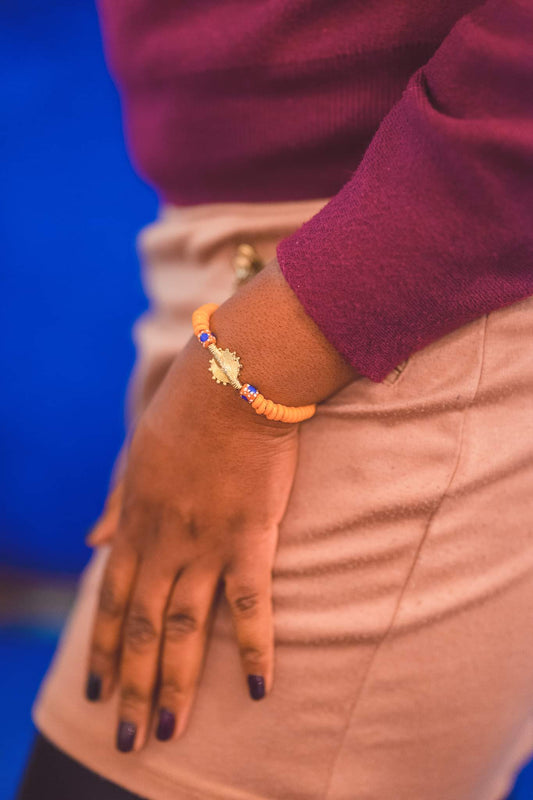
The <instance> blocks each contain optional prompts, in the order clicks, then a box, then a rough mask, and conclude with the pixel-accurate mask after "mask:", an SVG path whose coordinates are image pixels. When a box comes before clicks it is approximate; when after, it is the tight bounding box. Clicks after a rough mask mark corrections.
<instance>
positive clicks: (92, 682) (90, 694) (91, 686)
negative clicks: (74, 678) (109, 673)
mask: <svg viewBox="0 0 533 800" xmlns="http://www.w3.org/2000/svg"><path fill="white" fill-rule="evenodd" d="M101 692H102V679H101V677H100V675H96V674H95V673H94V672H90V673H89V677H88V678H87V685H86V687H85V697H86V698H87V700H93V701H94V700H100V694H101Z"/></svg>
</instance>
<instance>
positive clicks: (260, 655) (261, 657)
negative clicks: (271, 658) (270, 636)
mask: <svg viewBox="0 0 533 800" xmlns="http://www.w3.org/2000/svg"><path fill="white" fill-rule="evenodd" d="M240 651H241V658H242V659H243V661H245V662H246V663H247V664H264V663H265V661H266V658H267V652H266V650H265V649H264V648H262V647H260V646H258V645H242V646H241V648H240Z"/></svg>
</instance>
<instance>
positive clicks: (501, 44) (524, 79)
mask: <svg viewBox="0 0 533 800" xmlns="http://www.w3.org/2000/svg"><path fill="white" fill-rule="evenodd" d="M277 256H278V261H279V264H280V268H281V271H282V273H283V274H284V276H285V278H286V280H287V282H288V283H289V285H290V286H291V287H292V289H293V291H294V292H295V293H296V295H297V297H298V298H299V300H300V301H301V303H302V305H303V306H304V308H305V309H306V311H307V312H308V314H309V315H310V316H311V317H312V318H313V319H314V320H315V322H316V323H317V325H318V327H319V328H320V329H321V330H322V332H323V333H324V335H325V336H326V337H327V338H328V339H329V340H330V342H331V343H332V344H333V345H334V346H335V347H336V349H337V350H338V351H340V352H341V353H342V354H343V355H344V357H345V358H346V359H347V360H348V361H349V362H350V363H351V364H352V365H353V366H354V367H355V369H356V370H357V371H358V372H359V373H360V374H362V375H364V376H366V377H368V378H370V379H371V380H373V381H378V382H379V381H381V380H383V378H384V377H385V376H386V375H387V374H388V373H389V371H390V370H392V369H393V368H394V367H395V366H396V365H397V364H399V363H401V362H402V361H404V360H405V359H406V358H408V357H409V355H410V354H411V353H413V352H414V351H416V350H419V349H421V348H423V347H425V346H426V345H427V344H429V343H430V342H432V341H434V340H436V339H438V338H440V337H441V336H443V335H444V334H446V333H448V332H450V331H452V330H454V329H455V328H458V327H460V326H461V325H464V324H466V323H467V322H470V321H471V320H473V319H475V318H477V317H480V316H482V315H484V314H486V313H488V312H490V311H493V310H495V309H497V308H500V307H502V306H505V305H508V304H510V303H513V302H516V301H517V300H519V299H522V298H524V297H526V296H528V295H531V294H533V2H532V1H531V0H489V2H485V3H483V4H481V5H480V6H478V7H476V9H475V10H474V11H472V12H470V13H469V14H466V15H465V16H464V17H462V18H461V19H460V20H459V21H458V22H457V23H456V24H455V26H454V27H453V28H452V30H451V31H450V33H449V34H448V35H447V36H446V38H445V39H444V40H443V41H442V43H441V45H440V46H439V48H438V49H437V50H436V51H435V53H434V54H433V56H432V57H431V59H430V60H429V61H428V62H427V63H426V64H425V65H424V66H422V67H421V68H420V69H418V70H417V71H416V72H415V73H414V74H413V75H412V76H411V78H410V79H409V82H408V84H407V86H406V88H405V90H404V92H403V94H402V96H401V98H400V100H399V101H398V102H397V103H396V104H395V105H394V106H393V108H392V109H391V111H390V112H389V113H388V114H387V116H386V117H385V118H384V119H383V120H382V123H381V125H380V127H379V128H378V130H377V131H376V133H375V135H374V137H373V139H372V141H371V142H370V145H369V146H368V148H367V150H366V152H365V155H364V157H363V159H362V160H361V162H360V164H359V166H358V168H357V170H356V171H355V173H354V174H353V175H352V177H351V179H350V180H349V181H348V182H347V183H346V184H345V185H344V187H343V188H342V189H341V190H340V191H339V192H338V194H336V195H335V196H334V197H333V198H332V199H331V200H330V201H329V202H328V203H327V204H326V205H325V206H324V208H323V209H321V211H320V212H319V213H318V214H316V215H315V216H314V217H312V218H311V219H310V220H309V221H308V222H307V223H305V224H304V225H303V226H302V227H301V228H299V229H298V230H297V231H296V232H295V233H293V234H292V235H290V236H289V237H287V238H286V239H283V240H282V241H281V242H280V243H279V245H278V247H277Z"/></svg>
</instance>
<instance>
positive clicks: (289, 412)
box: [192, 303, 316, 422]
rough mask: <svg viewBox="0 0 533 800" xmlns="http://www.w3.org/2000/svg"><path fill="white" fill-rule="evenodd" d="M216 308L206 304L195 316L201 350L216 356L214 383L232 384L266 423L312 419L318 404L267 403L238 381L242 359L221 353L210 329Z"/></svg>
mask: <svg viewBox="0 0 533 800" xmlns="http://www.w3.org/2000/svg"><path fill="white" fill-rule="evenodd" d="M216 308H218V305H217V303H206V304H205V305H203V306H200V308H197V309H196V311H194V313H193V315H192V327H193V331H194V335H195V336H196V338H197V339H198V341H199V342H200V344H201V345H202V347H204V348H206V349H207V350H209V352H210V353H211V355H212V356H213V358H212V359H211V360H210V362H209V370H210V372H211V374H212V375H213V380H216V382H217V383H225V384H228V383H229V384H230V385H231V386H233V388H234V389H236V390H237V391H238V392H239V394H240V396H241V397H242V399H243V400H246V402H248V403H250V405H251V406H252V408H253V409H254V411H255V412H256V413H257V414H264V416H265V417H266V418H267V419H271V420H276V421H278V422H302V421H303V420H304V419H309V417H312V416H313V414H314V413H315V411H316V403H313V404H312V405H309V406H284V405H283V404H282V403H274V402H273V401H272V400H267V399H266V398H265V397H263V395H262V394H261V392H260V391H259V390H258V389H256V388H255V386H252V385H251V384H249V383H241V382H240V381H239V372H240V370H241V366H242V365H241V361H240V358H239V356H238V355H237V354H236V353H232V352H231V351H230V350H227V349H226V350H221V349H220V347H217V343H216V342H217V339H216V336H215V334H214V333H213V331H212V330H211V329H210V328H209V323H210V319H211V314H212V313H213V311H214V310H215V309H216Z"/></svg>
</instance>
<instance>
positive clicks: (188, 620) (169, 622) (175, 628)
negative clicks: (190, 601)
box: [165, 608, 200, 639]
mask: <svg viewBox="0 0 533 800" xmlns="http://www.w3.org/2000/svg"><path fill="white" fill-rule="evenodd" d="M199 627H200V624H199V622H198V618H197V616H196V614H194V612H193V611H192V609H188V608H183V609H179V610H177V611H171V612H170V613H169V614H168V615H167V618H166V620H165V634H166V636H167V637H169V638H171V639H172V638H175V639H179V638H182V637H183V636H186V635H187V634H190V633H195V632H196V631H197V630H198V629H199Z"/></svg>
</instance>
